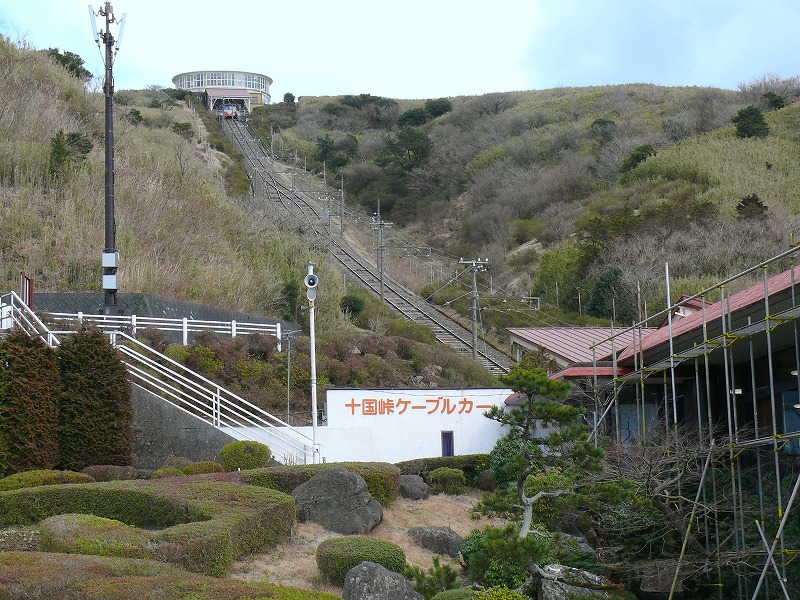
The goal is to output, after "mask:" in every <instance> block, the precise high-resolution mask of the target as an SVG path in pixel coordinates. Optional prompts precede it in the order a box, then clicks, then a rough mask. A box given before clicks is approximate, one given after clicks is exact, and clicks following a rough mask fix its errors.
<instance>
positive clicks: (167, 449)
mask: <svg viewBox="0 0 800 600" xmlns="http://www.w3.org/2000/svg"><path fill="white" fill-rule="evenodd" d="M133 413H134V419H133V430H134V436H135V446H136V447H135V458H134V466H135V467H136V468H137V469H158V468H159V467H161V465H162V464H163V463H164V460H165V459H167V458H169V457H170V456H185V457H186V458H189V459H191V460H193V461H199V460H219V451H220V450H222V448H223V447H224V446H225V445H226V444H229V443H231V442H233V441H235V438H232V437H230V436H229V435H227V434H225V433H223V432H221V431H219V430H218V429H216V428H214V427H213V426H211V425H210V424H208V423H206V422H205V421H201V420H200V419H197V418H195V417H193V416H192V415H190V414H189V413H187V412H185V411H183V410H181V409H179V408H176V407H175V406H173V405H172V404H170V403H168V402H165V401H164V400H162V399H161V398H159V397H158V396H156V395H155V394H152V393H150V392H148V391H147V390H144V389H142V388H140V387H139V386H136V385H134V386H133Z"/></svg>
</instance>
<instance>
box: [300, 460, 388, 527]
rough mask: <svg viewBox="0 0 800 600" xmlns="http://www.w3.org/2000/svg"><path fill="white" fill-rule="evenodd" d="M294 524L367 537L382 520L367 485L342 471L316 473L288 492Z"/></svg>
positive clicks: (362, 480) (377, 503)
mask: <svg viewBox="0 0 800 600" xmlns="http://www.w3.org/2000/svg"><path fill="white" fill-rule="evenodd" d="M292 496H293V497H294V500H295V502H296V503H297V519H298V521H312V522H314V523H318V524H319V525H322V526H323V527H324V528H325V529H327V530H328V531H335V532H336V533H343V534H345V535H354V534H364V533H369V532H370V531H372V529H373V528H374V527H375V526H376V525H377V524H378V523H380V522H381V520H382V519H383V507H382V506H381V503H380V502H378V501H377V500H375V499H374V498H373V497H372V494H370V493H369V489H367V482H366V481H364V478H363V477H362V476H361V475H359V474H358V473H353V472H351V471H348V470H347V469H344V468H343V467H331V468H330V469H325V470H324V471H320V472H319V473H317V474H316V475H314V477H312V478H311V479H309V480H308V481H306V482H305V483H303V484H301V485H299V486H297V487H296V488H295V489H294V490H293V491H292Z"/></svg>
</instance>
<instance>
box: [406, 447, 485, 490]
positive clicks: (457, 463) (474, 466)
mask: <svg viewBox="0 0 800 600" xmlns="http://www.w3.org/2000/svg"><path fill="white" fill-rule="evenodd" d="M396 465H397V468H399V469H400V472H401V473H402V474H403V475H419V476H421V477H422V478H423V479H425V481H427V480H428V473H430V472H431V471H434V470H436V469H439V468H441V467H447V468H448V469H460V470H461V471H463V472H464V477H465V478H466V482H467V485H468V486H470V487H476V486H477V485H478V478H479V477H480V476H481V473H483V472H484V471H485V470H486V469H488V468H489V455H488V454H463V455H461V456H432V457H430V458H415V459H412V460H404V461H402V462H399V463H396Z"/></svg>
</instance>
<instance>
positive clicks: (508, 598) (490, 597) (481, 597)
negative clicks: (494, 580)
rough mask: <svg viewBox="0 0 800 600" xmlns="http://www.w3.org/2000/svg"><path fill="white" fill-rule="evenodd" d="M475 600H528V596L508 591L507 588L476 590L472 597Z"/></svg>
mask: <svg viewBox="0 0 800 600" xmlns="http://www.w3.org/2000/svg"><path fill="white" fill-rule="evenodd" d="M473 598H474V599H475V600H529V598H530V597H529V596H526V595H525V594H521V593H519V592H515V591H514V590H510V589H508V588H507V587H503V586H499V587H491V588H489V589H486V590H478V591H477V592H475V595H474V596H473Z"/></svg>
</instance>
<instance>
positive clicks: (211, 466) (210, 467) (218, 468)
mask: <svg viewBox="0 0 800 600" xmlns="http://www.w3.org/2000/svg"><path fill="white" fill-rule="evenodd" d="M182 470H183V472H184V473H185V474H186V475H203V474H205V473H224V472H225V467H223V466H222V465H221V464H219V463H218V462H214V461H213V460H201V461H198V462H193V463H192V464H190V465H186V466H185V467H184V468H183V469H182Z"/></svg>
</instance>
